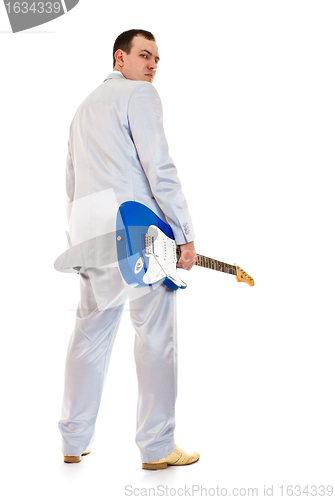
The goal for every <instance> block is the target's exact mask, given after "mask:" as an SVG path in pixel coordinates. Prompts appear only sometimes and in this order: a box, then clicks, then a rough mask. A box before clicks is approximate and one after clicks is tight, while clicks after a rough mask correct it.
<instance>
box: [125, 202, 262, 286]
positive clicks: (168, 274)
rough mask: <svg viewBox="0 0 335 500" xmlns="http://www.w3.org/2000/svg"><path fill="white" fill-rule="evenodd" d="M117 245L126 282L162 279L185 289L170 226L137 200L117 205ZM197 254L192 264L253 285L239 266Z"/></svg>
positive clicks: (141, 283) (148, 283)
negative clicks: (232, 276)
mask: <svg viewBox="0 0 335 500" xmlns="http://www.w3.org/2000/svg"><path fill="white" fill-rule="evenodd" d="M116 248H117V258H118V264H119V269H120V272H121V274H122V276H123V278H124V280H125V281H126V283H128V285H131V286H133V287H143V286H151V285H153V284H154V283H158V282H163V283H164V284H165V285H166V286H167V287H168V288H170V289H171V290H177V289H178V288H186V286H187V285H186V283H185V282H184V281H182V280H181V279H180V277H179V275H178V273H177V262H178V260H179V257H180V254H181V251H180V247H179V245H177V244H176V242H175V240H174V237H173V233H172V229H171V227H170V226H169V225H168V224H166V222H164V221H162V219H161V218H160V217H158V216H157V215H156V214H155V213H154V212H153V211H152V210H151V209H150V208H148V207H147V206H146V205H143V204H142V203H138V202H136V201H126V202H125V203H122V205H120V207H119V210H118V213H117V218H116ZM197 256H198V260H197V261H196V263H195V265H197V266H202V267H206V268H208V269H214V270H215V271H221V272H223V273H228V274H232V275H234V276H236V279H237V281H239V282H244V283H247V284H248V285H250V286H254V280H253V279H252V278H251V277H250V276H249V275H248V274H247V273H246V272H245V271H243V269H241V268H240V267H239V266H237V265H231V264H226V263H225V262H220V261H218V260H214V259H211V258H209V257H205V256H203V255H199V254H197Z"/></svg>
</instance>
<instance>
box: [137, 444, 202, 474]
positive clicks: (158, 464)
mask: <svg viewBox="0 0 335 500" xmlns="http://www.w3.org/2000/svg"><path fill="white" fill-rule="evenodd" d="M199 457H200V453H198V452H197V451H192V452H191V453H186V451H183V450H181V449H180V448H179V447H178V446H176V449H175V450H174V451H173V452H172V453H170V455H167V456H166V457H164V458H161V459H159V460H155V461H154V462H146V463H144V464H142V469H148V470H159V469H166V468H167V466H168V465H190V464H193V463H194V462H197V461H198V460H199Z"/></svg>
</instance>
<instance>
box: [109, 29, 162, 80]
mask: <svg viewBox="0 0 335 500" xmlns="http://www.w3.org/2000/svg"><path fill="white" fill-rule="evenodd" d="M121 56H122V59H120V61H118V64H119V66H120V69H121V73H122V74H123V76H125V77H126V78H128V80H141V81H143V82H150V83H152V82H153V81H154V78H155V75H156V70H157V64H158V61H159V55H158V47H157V45H156V42H154V41H152V40H147V39H146V38H143V37H142V36H135V37H134V38H133V40H132V47H131V51H130V53H129V54H126V53H125V52H124V51H121Z"/></svg>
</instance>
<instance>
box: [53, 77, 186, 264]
mask: <svg viewBox="0 0 335 500" xmlns="http://www.w3.org/2000/svg"><path fill="white" fill-rule="evenodd" d="M66 192H67V217H68V223H69V233H68V243H69V247H75V248H76V249H77V252H76V255H75V256H74V254H73V255H72V257H71V258H69V253H68V256H67V258H65V257H64V254H63V258H62V259H60V258H58V259H57V261H56V262H55V268H56V269H58V270H60V271H64V270H65V271H66V270H67V272H71V271H73V270H72V267H75V266H80V267H81V266H82V265H85V266H86V267H88V264H89V265H90V267H95V266H98V265H99V262H100V261H99V258H98V257H97V258H95V257H94V256H97V245H95V248H93V247H94V245H93V246H92V240H94V239H95V240H94V241H95V243H97V242H98V246H99V247H101V246H103V245H104V244H107V246H108V248H110V244H111V242H112V241H113V237H114V231H115V221H116V212H117V209H118V207H119V205H120V204H121V203H123V202H124V201H129V200H132V201H138V202H140V203H144V204H145V205H147V206H148V207H149V208H151V209H152V210H153V211H154V212H155V213H156V214H157V215H158V216H159V217H161V218H162V219H163V220H165V221H166V222H167V223H168V224H170V226H171V228H172V231H173V234H174V237H175V240H176V243H177V244H183V243H187V242H189V241H193V240H194V237H195V235H194V230H193V225H192V221H191V217H190V214H189V211H188V208H187V203H186V199H185V196H184V193H183V191H182V188H181V184H180V180H179V178H178V174H177V169H176V167H175V165H174V163H173V161H172V159H171V158H170V156H169V152H168V145H167V141H166V138H165V134H164V129H163V123H162V106H161V101H160V98H159V95H158V93H157V91H156V89H155V88H154V87H153V85H152V84H151V83H149V82H142V81H134V80H128V79H126V78H125V77H124V76H123V75H122V74H121V73H120V72H119V71H113V73H111V74H110V75H108V77H107V78H106V80H105V81H104V82H103V83H102V84H101V85H100V86H99V87H98V88H97V89H96V90H94V91H93V92H92V93H91V94H90V95H89V96H88V97H87V98H86V99H85V100H84V101H83V102H82V104H81V105H80V106H79V108H78V110H77V112H76V114H75V116H74V118H73V121H72V123H71V127H70V137H69V142H68V155H67V160H66ZM103 235H105V236H103ZM108 235H110V236H111V238H110V239H108V238H107V239H106V237H107V236H108ZM101 237H103V238H101ZM99 238H100V239H99ZM103 242H104V243H103ZM83 244H84V245H83ZM80 247H82V248H81V251H79V252H78V248H80ZM83 248H84V252H83ZM101 251H102V253H104V256H105V257H104V259H102V260H103V261H104V262H105V263H106V251H107V249H106V248H105V249H101V248H99V250H98V253H99V252H100V254H101ZM92 255H93V260H92ZM88 259H89V263H88ZM107 260H108V259H107ZM109 260H111V261H114V264H112V266H113V265H116V264H115V260H116V259H115V255H112V254H111V256H110V259H109ZM100 263H101V262H100ZM56 264H57V265H56Z"/></svg>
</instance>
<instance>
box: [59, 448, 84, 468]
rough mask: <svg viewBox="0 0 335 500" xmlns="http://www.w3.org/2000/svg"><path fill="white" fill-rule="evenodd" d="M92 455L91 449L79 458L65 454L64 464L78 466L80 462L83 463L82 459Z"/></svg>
mask: <svg viewBox="0 0 335 500" xmlns="http://www.w3.org/2000/svg"><path fill="white" fill-rule="evenodd" d="M90 453H91V448H87V450H86V451H84V453H82V454H81V455H80V456H79V457H73V456H72V455H65V453H63V455H64V462H65V463H66V464H77V463H78V462H81V457H83V456H85V455H89V454H90Z"/></svg>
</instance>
